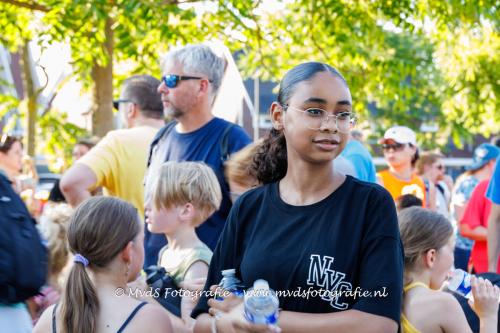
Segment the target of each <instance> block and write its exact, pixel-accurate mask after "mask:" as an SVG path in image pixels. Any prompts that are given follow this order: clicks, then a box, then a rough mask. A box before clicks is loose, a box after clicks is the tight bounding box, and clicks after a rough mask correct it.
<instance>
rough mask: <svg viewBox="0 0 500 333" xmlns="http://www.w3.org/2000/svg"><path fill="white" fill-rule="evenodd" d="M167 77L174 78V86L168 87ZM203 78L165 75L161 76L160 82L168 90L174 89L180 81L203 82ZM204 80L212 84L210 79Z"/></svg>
mask: <svg viewBox="0 0 500 333" xmlns="http://www.w3.org/2000/svg"><path fill="white" fill-rule="evenodd" d="M167 76H168V77H174V78H175V84H174V85H169V84H168V81H167V80H168V78H167ZM203 79H204V78H202V77H200V76H189V75H177V74H166V75H163V76H162V77H161V82H163V84H164V85H165V86H166V87H167V88H169V89H174V88H176V87H177V86H178V85H179V82H181V81H186V80H203ZM205 80H208V82H210V83H212V80H210V79H205Z"/></svg>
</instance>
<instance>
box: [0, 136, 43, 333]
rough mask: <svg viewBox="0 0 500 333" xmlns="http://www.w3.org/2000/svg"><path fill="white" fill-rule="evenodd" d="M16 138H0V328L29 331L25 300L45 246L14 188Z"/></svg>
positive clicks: (38, 278)
mask: <svg viewBox="0 0 500 333" xmlns="http://www.w3.org/2000/svg"><path fill="white" fill-rule="evenodd" d="M21 161H22V144H21V141H20V139H19V138H16V137H13V136H9V135H7V134H3V135H2V137H1V140H0V328H1V330H2V332H6V333H18V332H19V333H24V332H31V329H32V324H31V317H30V315H29V312H28V309H27V307H26V305H25V303H24V302H25V301H26V300H27V299H28V298H30V297H31V296H34V295H37V294H38V291H39V289H40V288H41V287H42V286H43V285H44V284H45V279H46V275H47V249H46V248H45V246H44V245H43V244H42V241H41V238H40V235H39V233H38V231H37V229H36V227H35V221H34V219H33V218H32V217H31V215H30V214H29V212H28V209H27V208H26V205H25V204H24V202H23V201H22V199H21V197H20V196H19V195H18V194H17V193H16V191H15V184H14V178H13V176H15V173H16V171H18V170H19V169H20V167H21V164H22V162H21Z"/></svg>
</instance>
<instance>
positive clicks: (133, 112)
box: [127, 103, 139, 119]
mask: <svg viewBox="0 0 500 333" xmlns="http://www.w3.org/2000/svg"><path fill="white" fill-rule="evenodd" d="M138 115H139V106H138V105H137V104H135V103H130V105H129V108H128V110H127V118H129V119H134V118H137V116H138Z"/></svg>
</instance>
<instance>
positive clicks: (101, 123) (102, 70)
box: [91, 18, 114, 137]
mask: <svg viewBox="0 0 500 333" xmlns="http://www.w3.org/2000/svg"><path fill="white" fill-rule="evenodd" d="M112 24H113V21H112V20H111V19H110V18H108V19H107V20H106V27H105V29H106V30H105V34H106V43H105V45H104V46H105V48H106V51H107V53H108V62H107V64H106V65H105V66H104V67H102V66H99V65H98V64H97V63H95V64H94V66H93V67H92V74H91V75H92V80H93V81H94V87H93V93H92V95H93V106H92V133H93V134H94V135H97V136H99V137H104V136H105V135H106V133H107V132H109V131H110V130H112V129H113V128H114V123H113V44H114V43H113V30H112V29H111V25H112Z"/></svg>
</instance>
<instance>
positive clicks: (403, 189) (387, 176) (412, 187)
mask: <svg viewBox="0 0 500 333" xmlns="http://www.w3.org/2000/svg"><path fill="white" fill-rule="evenodd" d="M377 176H379V177H380V178H381V179H382V182H383V185H384V187H385V189H386V190H387V191H389V193H390V194H391V196H392V198H393V199H394V201H396V200H397V199H398V198H399V197H400V196H402V195H404V194H413V195H414V196H416V197H417V198H419V199H420V200H422V203H423V205H424V206H425V184H424V182H423V180H422V179H421V178H420V177H419V176H417V175H416V174H413V176H412V177H411V179H410V180H409V181H404V180H401V179H399V178H396V177H395V176H394V175H393V174H392V173H390V172H389V170H383V171H380V172H379V173H377Z"/></svg>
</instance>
